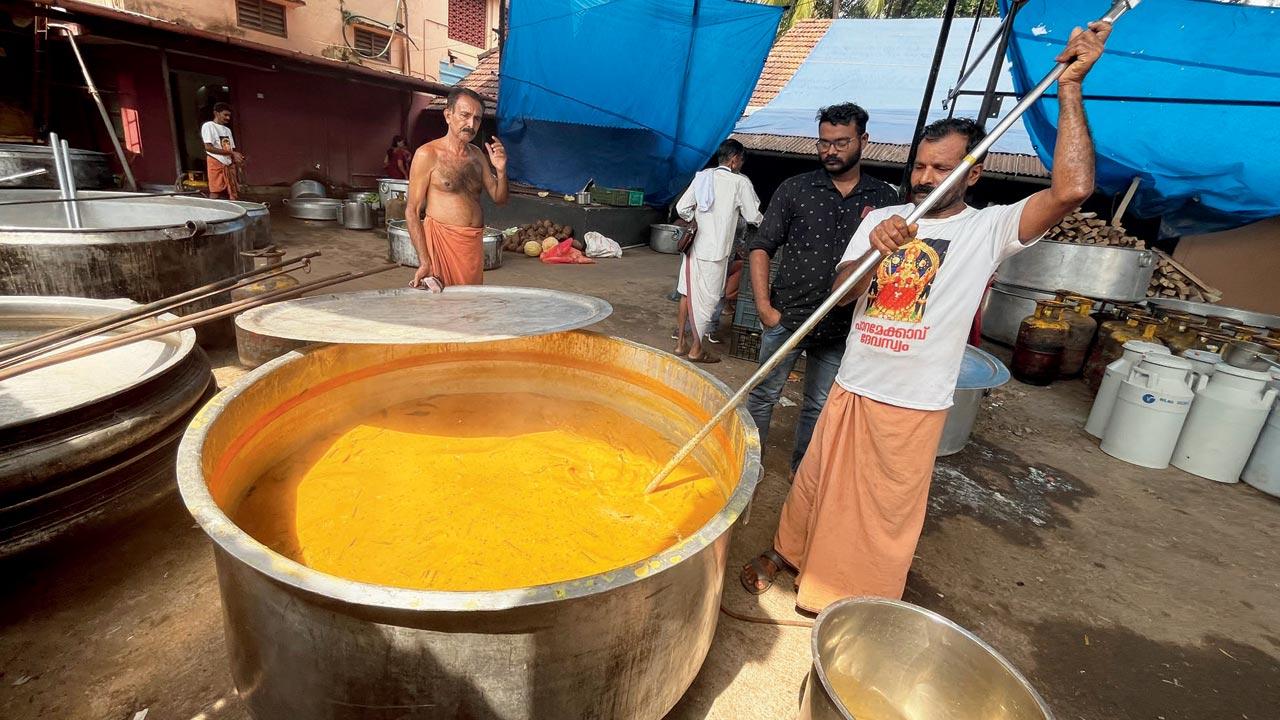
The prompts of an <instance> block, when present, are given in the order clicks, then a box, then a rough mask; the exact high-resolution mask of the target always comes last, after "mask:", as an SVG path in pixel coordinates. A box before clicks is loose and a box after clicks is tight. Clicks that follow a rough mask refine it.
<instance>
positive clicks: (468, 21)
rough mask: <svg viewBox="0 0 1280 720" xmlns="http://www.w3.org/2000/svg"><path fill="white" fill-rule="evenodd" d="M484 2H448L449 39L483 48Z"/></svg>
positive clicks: (456, 0)
mask: <svg viewBox="0 0 1280 720" xmlns="http://www.w3.org/2000/svg"><path fill="white" fill-rule="evenodd" d="M485 20H486V17H485V0H449V39H450V40H457V41H459V42H464V43H466V44H468V45H471V46H474V47H478V48H483V47H484V39H485V35H486V32H485Z"/></svg>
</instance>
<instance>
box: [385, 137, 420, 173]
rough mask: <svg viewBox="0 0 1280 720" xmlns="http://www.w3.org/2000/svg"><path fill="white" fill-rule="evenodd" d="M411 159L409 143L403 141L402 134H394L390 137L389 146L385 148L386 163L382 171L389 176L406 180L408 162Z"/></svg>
mask: <svg viewBox="0 0 1280 720" xmlns="http://www.w3.org/2000/svg"><path fill="white" fill-rule="evenodd" d="M412 160H413V153H411V152H409V143H408V142H406V141H405V139H404V136H403V135H396V136H395V137H393V138H391V147H390V148H388V149H387V156H386V164H385V166H384V167H383V168H382V172H383V173H385V174H386V175H385V176H386V177H389V178H395V179H396V180H407V179H409V163H410V162H411V161H412Z"/></svg>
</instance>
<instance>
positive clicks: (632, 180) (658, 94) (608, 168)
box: [498, 0, 783, 203]
mask: <svg viewBox="0 0 1280 720" xmlns="http://www.w3.org/2000/svg"><path fill="white" fill-rule="evenodd" d="M695 8H696V12H695ZM782 10H783V9H782V8H781V7H776V6H769V5H758V4H752V3H746V2H738V1H736V0H674V1H672V0H513V1H512V3H511V12H510V24H509V27H508V35H507V40H506V43H505V46H504V48H503V51H502V70H501V76H500V85H499V92H498V97H499V101H498V132H499V134H500V135H501V137H502V140H503V142H504V144H505V145H506V147H507V152H508V156H509V158H510V160H509V162H510V175H511V177H512V178H513V179H516V180H520V181H522V182H527V183H530V184H532V185H536V186H539V187H545V188H549V189H551V190H555V191H557V192H563V193H572V192H575V191H577V190H580V189H581V188H582V186H583V184H584V183H585V182H586V181H587V180H589V179H594V180H595V181H596V183H597V184H599V185H603V186H607V187H621V188H643V189H644V190H645V194H646V199H647V200H648V201H650V202H653V203H665V202H667V201H668V200H670V199H671V198H672V197H674V196H675V195H676V194H677V193H679V192H680V191H682V190H683V189H684V187H685V186H686V185H687V184H688V182H689V179H690V178H691V177H692V176H693V174H694V173H695V172H696V171H698V170H700V169H701V168H702V167H703V166H704V165H705V164H706V162H707V159H708V158H710V157H711V155H712V154H713V153H714V152H715V149H716V146H717V145H719V144H720V142H721V141H722V140H724V139H725V138H726V137H728V135H729V134H730V132H731V131H732V129H733V124H734V121H736V120H737V119H738V117H739V116H740V115H741V114H742V111H743V109H744V108H745V107H746V104H747V99H748V98H749V97H750V96H751V91H752V89H753V88H754V87H755V84H756V80H757V79H758V78H759V77H760V70H761V68H762V67H763V66H764V60H765V57H766V56H767V55H768V53H769V47H770V45H771V44H772V43H773V38H774V34H775V33H776V32H777V26H778V20H779V18H780V17H781V15H782Z"/></svg>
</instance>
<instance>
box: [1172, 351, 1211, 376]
mask: <svg viewBox="0 0 1280 720" xmlns="http://www.w3.org/2000/svg"><path fill="white" fill-rule="evenodd" d="M1178 354H1179V355H1181V356H1182V357H1184V358H1186V359H1188V360H1190V361H1191V372H1193V373H1195V374H1196V375H1203V376H1205V377H1213V369H1214V368H1216V367H1217V366H1218V363H1220V362H1222V355H1220V354H1219V353H1216V352H1209V351H1208V350H1196V349H1195V348H1190V349H1187V350H1183V351H1182V352H1180V353H1178Z"/></svg>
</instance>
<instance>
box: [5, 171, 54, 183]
mask: <svg viewBox="0 0 1280 720" xmlns="http://www.w3.org/2000/svg"><path fill="white" fill-rule="evenodd" d="M48 172H49V171H48V170H47V169H45V168H36V169H35V170H23V171H22V172H20V173H14V174H12V175H5V176H4V177H0V183H5V182H13V181H14V180H22V179H23V178H29V177H35V176H36V175H44V174H45V173H48Z"/></svg>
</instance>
